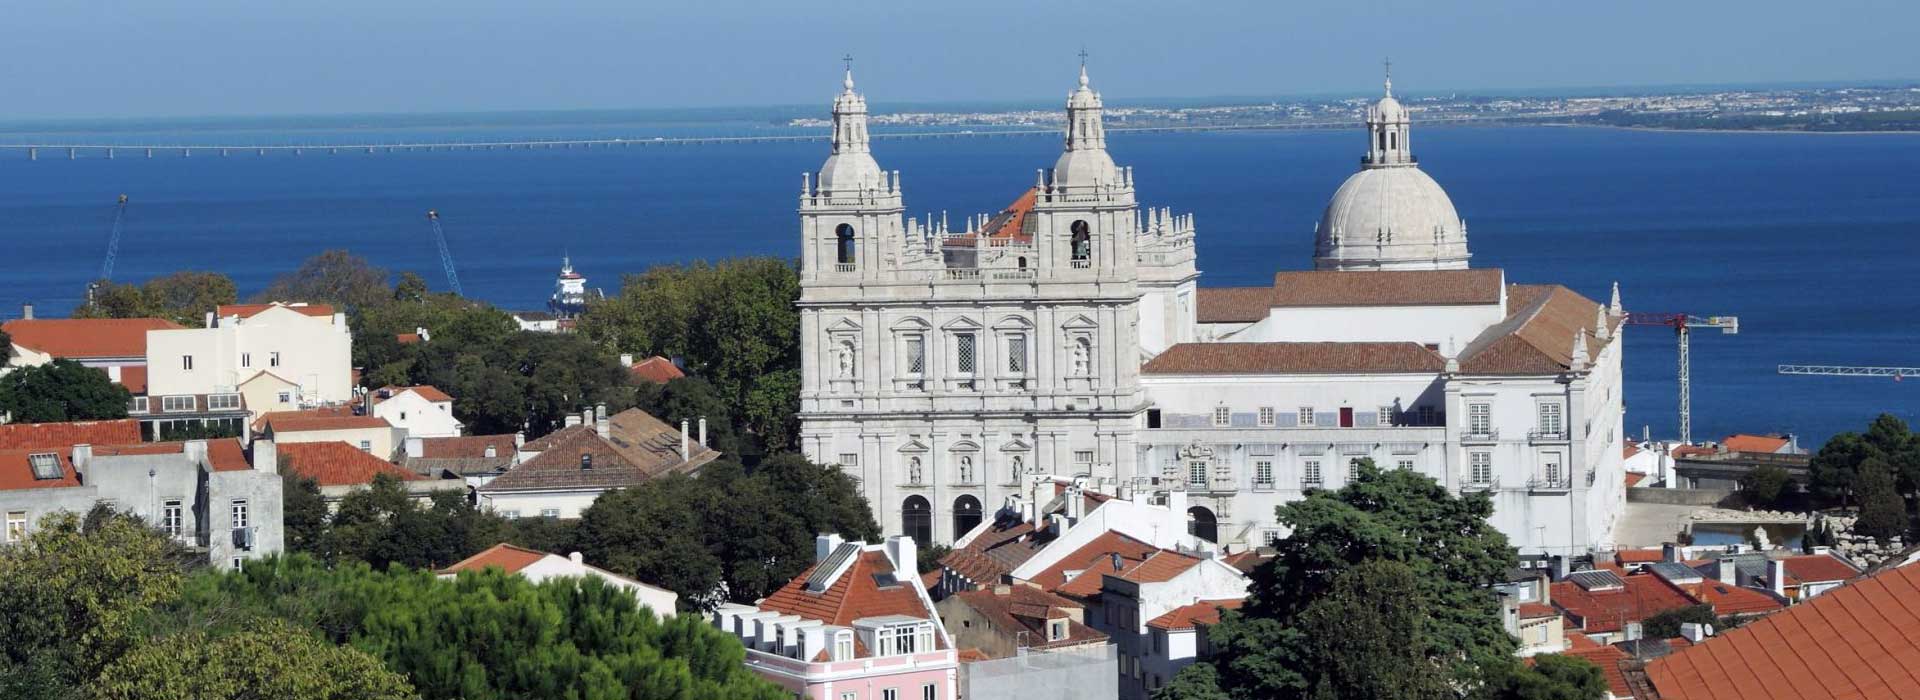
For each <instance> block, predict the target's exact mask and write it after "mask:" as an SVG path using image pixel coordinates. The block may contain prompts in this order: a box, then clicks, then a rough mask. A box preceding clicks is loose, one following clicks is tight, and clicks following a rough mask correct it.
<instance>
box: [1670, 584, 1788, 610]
mask: <svg viewBox="0 0 1920 700" xmlns="http://www.w3.org/2000/svg"><path fill="white" fill-rule="evenodd" d="M1689 587H1690V588H1693V589H1694V591H1693V594H1694V597H1695V598H1698V599H1699V600H1700V602H1702V603H1706V604H1708V605H1712V606H1713V612H1714V614H1716V615H1753V614H1758V613H1768V612H1773V611H1775V610H1779V609H1781V608H1784V607H1787V604H1786V603H1785V602H1783V601H1781V600H1780V599H1778V598H1775V597H1773V595H1772V594H1770V593H1765V592H1761V591H1757V590H1754V589H1752V588H1746V587H1743V586H1736V585H1733V584H1730V583H1721V582H1719V581H1715V580H1713V579H1707V580H1705V581H1702V582H1701V583H1699V584H1696V585H1693V586H1689Z"/></svg>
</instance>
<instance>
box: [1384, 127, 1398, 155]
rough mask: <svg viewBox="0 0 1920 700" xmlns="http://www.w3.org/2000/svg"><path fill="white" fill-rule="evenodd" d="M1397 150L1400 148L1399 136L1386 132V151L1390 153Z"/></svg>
mask: <svg viewBox="0 0 1920 700" xmlns="http://www.w3.org/2000/svg"><path fill="white" fill-rule="evenodd" d="M1398 148H1400V135H1399V134H1396V133H1393V132H1391V131H1389V132H1387V150H1389V151H1391V150H1396V149H1398Z"/></svg>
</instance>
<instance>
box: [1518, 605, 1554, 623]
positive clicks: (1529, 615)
mask: <svg viewBox="0 0 1920 700" xmlns="http://www.w3.org/2000/svg"><path fill="white" fill-rule="evenodd" d="M1559 616H1560V611H1559V610H1558V609H1555V608H1554V607H1553V606H1551V605H1543V604H1540V603H1521V604H1520V619H1522V620H1534V619H1538V618H1542V617H1559Z"/></svg>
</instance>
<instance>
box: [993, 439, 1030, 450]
mask: <svg viewBox="0 0 1920 700" xmlns="http://www.w3.org/2000/svg"><path fill="white" fill-rule="evenodd" d="M1000 451H1001V452H1032V451H1033V446H1032V445H1029V444H1027V442H1026V441H1025V440H1021V439H1018V438H1015V439H1013V440H1008V441H1007V443H1006V444H1004V445H1001V446H1000Z"/></svg>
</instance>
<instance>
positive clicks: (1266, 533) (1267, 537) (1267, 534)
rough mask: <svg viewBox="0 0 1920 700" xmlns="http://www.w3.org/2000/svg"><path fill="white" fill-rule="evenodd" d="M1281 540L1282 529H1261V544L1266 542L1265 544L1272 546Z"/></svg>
mask: <svg viewBox="0 0 1920 700" xmlns="http://www.w3.org/2000/svg"><path fill="white" fill-rule="evenodd" d="M1279 541H1280V531H1279V530H1261V531H1260V543H1261V544H1264V545H1266V546H1268V547H1272V546H1273V545H1274V543H1276V542H1279Z"/></svg>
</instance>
